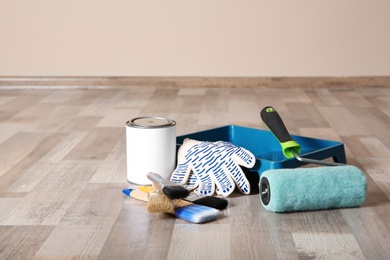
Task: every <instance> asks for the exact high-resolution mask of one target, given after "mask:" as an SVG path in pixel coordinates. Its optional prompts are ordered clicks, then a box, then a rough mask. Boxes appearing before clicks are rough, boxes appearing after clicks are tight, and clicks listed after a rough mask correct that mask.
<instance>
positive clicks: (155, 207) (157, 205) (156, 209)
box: [146, 191, 175, 213]
mask: <svg viewBox="0 0 390 260" xmlns="http://www.w3.org/2000/svg"><path fill="white" fill-rule="evenodd" d="M146 210H147V211H148V212H150V213H162V212H165V213H174V211H175V207H174V205H173V202H172V200H170V199H169V198H168V197H167V196H165V195H164V193H162V192H161V191H156V192H150V193H149V198H148V204H147V205H146Z"/></svg>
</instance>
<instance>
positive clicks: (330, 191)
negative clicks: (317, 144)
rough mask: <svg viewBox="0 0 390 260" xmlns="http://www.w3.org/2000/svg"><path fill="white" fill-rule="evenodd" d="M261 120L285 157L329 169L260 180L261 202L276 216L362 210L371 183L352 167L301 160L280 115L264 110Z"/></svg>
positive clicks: (281, 172)
mask: <svg viewBox="0 0 390 260" xmlns="http://www.w3.org/2000/svg"><path fill="white" fill-rule="evenodd" d="M260 115H261V118H262V119H263V121H264V123H265V124H266V125H267V126H268V128H269V129H270V130H271V132H272V133H273V134H274V135H275V137H276V138H277V139H278V141H279V143H280V145H281V147H282V152H283V154H284V156H285V157H286V158H288V159H295V160H298V161H300V162H304V163H315V164H321V165H326V166H328V167H326V166H325V167H310V168H296V169H274V170H267V171H264V172H263V173H262V174H261V176H260V191H261V202H262V204H263V206H264V207H265V208H266V209H267V210H270V211H273V212H291V211H306V210H323V209H331V208H349V207H358V206H360V205H361V204H362V203H363V202H364V200H365V199H366V194H367V180H366V177H365V175H364V173H363V172H362V171H361V170H360V169H359V168H357V167H355V166H352V165H346V164H340V163H337V162H328V161H321V160H314V159H310V158H304V157H302V156H300V145H299V144H298V143H297V142H296V141H295V140H294V139H293V138H292V137H291V135H290V133H289V132H288V130H287V128H286V126H285V125H284V123H283V121H282V119H281V117H280V116H279V114H278V112H277V111H276V110H275V109H274V108H273V107H271V106H267V107H265V108H263V110H262V111H261V112H260Z"/></svg>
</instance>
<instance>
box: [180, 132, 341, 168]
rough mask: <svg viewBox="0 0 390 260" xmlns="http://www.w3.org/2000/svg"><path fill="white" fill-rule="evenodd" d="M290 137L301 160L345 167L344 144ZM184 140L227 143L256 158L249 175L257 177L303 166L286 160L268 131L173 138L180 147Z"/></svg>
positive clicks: (195, 134) (191, 135)
mask: <svg viewBox="0 0 390 260" xmlns="http://www.w3.org/2000/svg"><path fill="white" fill-rule="evenodd" d="M291 136H292V138H294V140H295V141H296V142H297V143H299V144H300V146H301V154H300V155H301V156H302V157H306V158H310V159H316V160H325V159H328V158H332V159H333V160H334V161H335V162H339V163H346V156H345V150H344V144H343V143H341V142H335V141H329V140H322V139H315V138H310V137H304V136H297V135H291ZM185 138H190V139H195V140H198V141H209V142H216V141H227V142H230V143H232V144H234V145H236V146H241V147H243V148H245V149H247V150H249V151H251V152H252V153H253V154H254V155H255V157H256V164H255V166H254V167H253V168H252V169H250V171H257V172H258V173H259V175H261V173H262V172H264V171H266V170H270V169H281V168H297V167H300V166H303V165H304V164H305V163H303V162H300V161H298V160H296V159H295V158H293V159H287V158H285V157H284V156H283V153H282V149H281V146H280V144H279V142H278V141H277V139H276V137H275V136H274V135H273V133H272V132H271V131H267V130H260V129H255V128H248V127H243V126H236V125H227V126H222V127H218V128H213V129H209V130H204V131H200V132H195V133H191V134H187V135H182V136H178V137H177V138H176V141H177V144H178V145H180V144H182V143H183V141H184V139H185Z"/></svg>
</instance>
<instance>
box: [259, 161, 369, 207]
mask: <svg viewBox="0 0 390 260" xmlns="http://www.w3.org/2000/svg"><path fill="white" fill-rule="evenodd" d="M260 190H261V202H262V204H263V206H264V207H265V208H266V209H267V210H269V211H273V212H290V211H307V210H321V209H331V208H349V207H357V206H360V205H361V204H362V203H363V202H364V200H365V199H366V195H367V180H366V176H365V175H364V173H363V172H362V171H361V170H360V169H359V168H357V167H355V166H351V165H348V166H334V167H313V168H296V169H278V170H268V171H265V172H263V174H262V175H261V178H260Z"/></svg>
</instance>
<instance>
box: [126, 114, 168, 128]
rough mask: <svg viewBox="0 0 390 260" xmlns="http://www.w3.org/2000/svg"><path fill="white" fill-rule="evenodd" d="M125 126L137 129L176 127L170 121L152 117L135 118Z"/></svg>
mask: <svg viewBox="0 0 390 260" xmlns="http://www.w3.org/2000/svg"><path fill="white" fill-rule="evenodd" d="M126 125H128V126H130V127H137V128H162V127H169V126H174V125H176V122H175V121H174V120H172V119H169V118H165V117H159V116H153V117H146V116H144V117H137V118H134V119H132V120H130V121H127V123H126Z"/></svg>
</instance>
